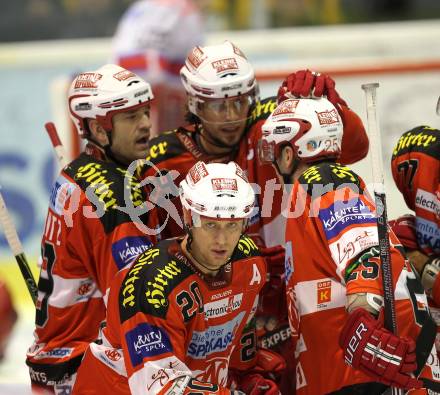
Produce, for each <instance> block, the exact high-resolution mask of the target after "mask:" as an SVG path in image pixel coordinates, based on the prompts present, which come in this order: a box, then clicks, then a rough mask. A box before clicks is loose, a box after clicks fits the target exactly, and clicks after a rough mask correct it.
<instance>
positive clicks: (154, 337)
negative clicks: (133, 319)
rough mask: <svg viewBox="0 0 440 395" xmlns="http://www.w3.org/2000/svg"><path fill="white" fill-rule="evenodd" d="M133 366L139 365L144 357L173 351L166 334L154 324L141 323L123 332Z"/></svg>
mask: <svg viewBox="0 0 440 395" xmlns="http://www.w3.org/2000/svg"><path fill="white" fill-rule="evenodd" d="M125 340H126V342H127V346H128V353H129V355H130V359H131V363H132V365H133V366H137V365H140V364H141V363H142V361H143V359H144V358H150V357H154V356H157V355H161V354H165V353H170V352H172V351H173V347H172V346H171V341H170V338H169V337H168V334H167V333H166V332H165V331H164V330H163V329H161V328H159V327H157V326H155V325H149V324H147V323H142V324H139V325H138V326H136V327H135V328H134V329H132V330H131V331H129V332H127V333H126V334H125Z"/></svg>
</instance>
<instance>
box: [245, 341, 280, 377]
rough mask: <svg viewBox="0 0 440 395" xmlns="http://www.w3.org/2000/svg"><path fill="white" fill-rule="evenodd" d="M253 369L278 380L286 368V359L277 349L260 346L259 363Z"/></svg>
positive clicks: (258, 352)
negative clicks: (272, 349)
mask: <svg viewBox="0 0 440 395" xmlns="http://www.w3.org/2000/svg"><path fill="white" fill-rule="evenodd" d="M252 370H253V372H255V373H259V374H262V375H264V376H267V377H270V379H272V380H275V381H276V380H278V378H279V376H280V375H281V373H283V372H284V371H285V370H286V360H285V359H284V357H283V356H282V355H280V354H278V353H277V352H275V351H271V350H267V349H264V348H259V349H258V350H257V364H256V365H255V367H254V368H253V369H252Z"/></svg>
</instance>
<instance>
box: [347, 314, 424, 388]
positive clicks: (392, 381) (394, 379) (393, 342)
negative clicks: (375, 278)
mask: <svg viewBox="0 0 440 395" xmlns="http://www.w3.org/2000/svg"><path fill="white" fill-rule="evenodd" d="M339 345H340V346H341V347H342V349H343V350H344V357H345V362H346V363H347V364H349V365H351V366H353V367H354V368H356V369H359V370H361V371H363V372H364V373H366V374H368V375H369V376H371V378H372V379H373V380H375V381H379V382H381V383H384V384H386V385H390V386H393V387H398V388H404V389H411V388H421V387H422V384H423V383H422V382H421V381H420V380H417V379H416V378H414V377H411V373H412V372H414V371H415V369H416V367H417V363H416V353H415V349H416V345H415V343H414V341H413V340H412V339H410V338H406V337H399V336H396V335H394V334H393V333H391V332H390V331H389V330H387V329H385V328H384V327H383V325H382V324H381V323H380V321H378V320H375V319H374V318H373V317H372V316H371V314H370V313H368V312H367V311H366V310H364V309H362V308H358V309H356V310H354V311H353V312H352V313H351V314H350V315H349V316H348V319H347V322H346V323H345V326H344V328H343V330H342V332H341V335H340V337H339Z"/></svg>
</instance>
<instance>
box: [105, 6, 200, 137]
mask: <svg viewBox="0 0 440 395" xmlns="http://www.w3.org/2000/svg"><path fill="white" fill-rule="evenodd" d="M199 3H200V1H197V0H195V1H193V0H138V1H135V2H134V3H132V4H131V5H130V7H129V8H128V9H127V11H126V12H125V13H124V15H123V16H122V17H121V20H120V21H119V23H118V27H117V29H116V33H115V35H114V37H113V45H112V57H113V61H114V62H115V63H117V64H119V65H120V66H122V67H124V68H126V69H128V70H131V71H133V72H135V73H136V74H138V75H139V76H141V77H143V78H144V79H145V80H147V81H149V82H150V84H151V86H152V88H153V91H154V95H155V100H154V103H153V104H152V109H151V117H152V136H157V134H158V133H159V132H161V131H165V130H170V129H173V128H176V127H177V126H178V125H180V124H182V123H183V122H184V119H185V118H184V117H185V101H186V98H185V91H184V89H183V87H182V84H181V82H180V78H179V71H180V68H181V67H182V66H183V64H184V62H185V58H186V55H187V53H188V52H189V51H190V50H191V49H192V48H193V47H194V46H195V45H201V44H202V43H203V41H204V33H203V32H204V26H203V19H202V15H201V13H200V10H199V7H198V6H199Z"/></svg>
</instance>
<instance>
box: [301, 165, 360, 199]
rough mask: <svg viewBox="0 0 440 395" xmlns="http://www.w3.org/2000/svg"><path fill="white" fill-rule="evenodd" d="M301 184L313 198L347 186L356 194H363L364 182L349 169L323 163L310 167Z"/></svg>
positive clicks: (303, 175) (302, 177)
mask: <svg viewBox="0 0 440 395" xmlns="http://www.w3.org/2000/svg"><path fill="white" fill-rule="evenodd" d="M298 182H299V184H300V185H301V186H302V188H303V189H305V190H306V191H307V193H308V194H309V195H311V196H312V198H315V197H319V196H322V195H324V194H325V193H327V192H330V191H334V190H336V189H338V188H339V187H341V186H342V185H343V186H347V187H348V188H351V189H353V191H354V192H356V193H362V192H363V188H362V185H363V183H362V180H361V178H360V177H359V176H358V175H357V174H356V173H355V172H354V171H352V170H351V169H350V168H349V167H347V166H344V165H340V164H339V163H335V162H322V163H319V164H317V165H314V166H310V167H309V168H308V169H307V170H306V171H304V172H303V173H302V174H301V176H300V177H299V178H298Z"/></svg>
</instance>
